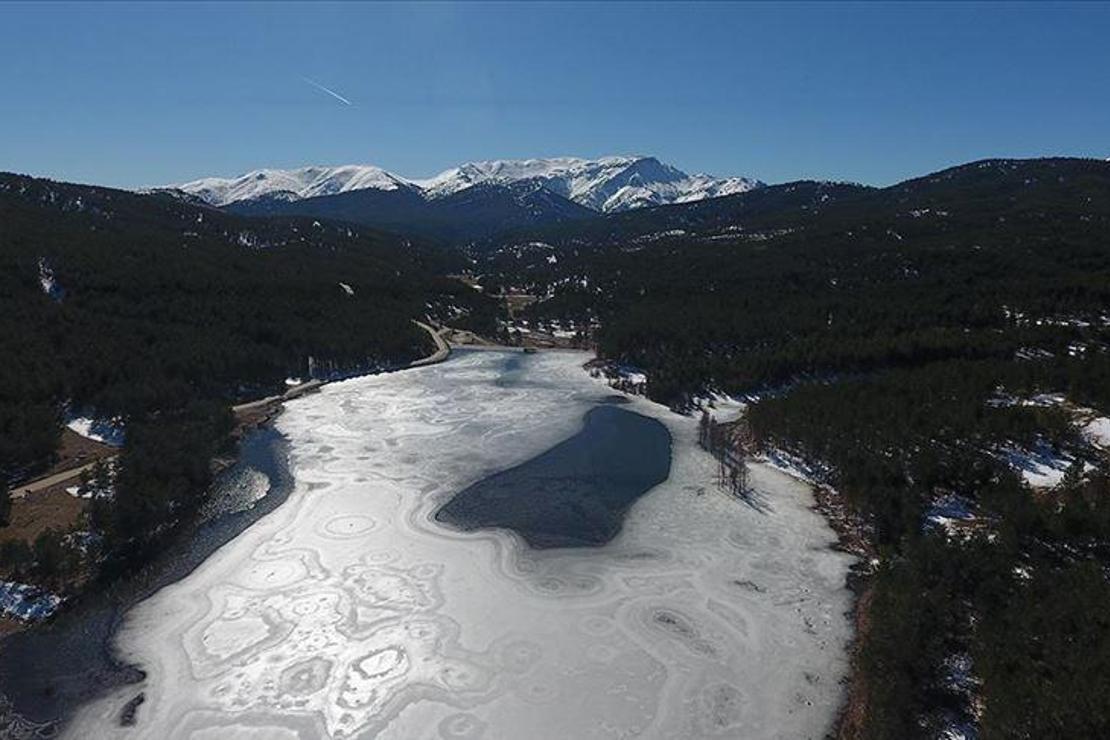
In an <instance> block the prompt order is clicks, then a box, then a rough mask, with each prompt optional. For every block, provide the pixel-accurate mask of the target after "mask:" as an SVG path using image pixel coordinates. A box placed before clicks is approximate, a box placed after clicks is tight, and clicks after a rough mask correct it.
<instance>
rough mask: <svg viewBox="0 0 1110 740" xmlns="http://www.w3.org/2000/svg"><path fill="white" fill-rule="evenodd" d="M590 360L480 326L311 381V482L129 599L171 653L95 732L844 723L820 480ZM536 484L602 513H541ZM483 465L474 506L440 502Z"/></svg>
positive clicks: (835, 580)
mask: <svg viewBox="0 0 1110 740" xmlns="http://www.w3.org/2000/svg"><path fill="white" fill-rule="evenodd" d="M586 359H588V357H587V356H586V355H584V354H582V353H572V352H566V353H555V352H552V353H539V354H535V355H521V354H516V353H499V352H464V353H460V354H458V355H457V356H455V357H453V358H452V359H451V360H449V361H448V362H445V363H443V364H440V365H435V366H430V367H425V368H420V369H416V370H410V371H405V372H400V373H393V374H388V375H380V376H374V377H367V378H360V379H355V380H350V381H346V382H342V383H336V384H333V385H329V386H326V387H325V388H324V389H323V390H322V392H321V393H319V394H316V395H313V396H309V397H306V398H302V399H299V400H297V401H295V402H292V403H290V404H288V406H287V408H286V411H285V412H284V413H283V414H282V416H281V417H280V419H279V421H278V427H279V429H280V430H281V431H282V432H283V433H284V434H285V435H286V436H287V437H288V439H289V445H290V466H291V471H292V474H293V477H294V481H295V483H294V489H293V491H292V493H291V494H290V495H289V498H288V500H287V501H286V502H285V503H283V504H282V505H281V506H280V507H279V508H277V510H276V511H274V512H273V513H271V514H269V515H268V516H266V517H265V518H263V519H261V520H259V521H258V522H256V523H255V524H253V525H252V526H250V527H249V528H248V529H247V530H246V531H244V532H243V533H242V534H240V535H239V536H238V537H237V538H236V539H234V540H233V541H231V542H230V543H228V544H227V545H225V546H224V547H222V548H221V549H220V550H218V551H217V552H216V553H214V554H213V555H212V556H211V557H210V558H209V559H208V560H207V561H206V562H204V564H203V565H201V566H200V567H199V568H197V569H196V570H195V571H193V572H192V573H191V574H190V575H188V576H187V577H185V578H184V579H183V580H181V581H179V582H177V583H175V584H173V585H171V586H168V587H166V588H164V589H162V590H161V591H159V592H158V593H156V594H155V595H154V596H152V597H151V598H149V599H147V600H146V601H144V602H142V603H141V604H139V606H137V607H136V608H134V609H133V610H132V611H131V612H129V613H128V615H127V617H126V620H125V622H124V624H123V627H122V628H121V630H120V632H119V634H118V636H117V647H118V649H119V652H120V653H121V655H122V656H123V657H124V658H125V659H127V660H129V661H133V662H135V663H137V664H139V665H141V666H142V667H143V669H144V670H146V671H147V674H148V675H147V678H146V679H145V680H144V681H143V683H142V684H140V685H138V686H129V687H126V688H125V689H121V690H120V691H118V692H117V693H115V694H112V695H110V696H108V697H105V698H104V699H102V700H98V701H96V702H94V703H92V704H90V705H88V706H85V707H84V708H82V709H81V710H80V711H79V712H78V714H77V715H76V717H75V719H74V721H73V722H72V723H71V724H70V725H69V727H68V731H69V735H70V736H72V737H75V738H96V737H112V738H116V737H125V738H126V737H144V738H145V737H150V738H158V739H159V740H162V739H164V738H210V739H212V740H215V739H216V738H220V739H223V738H257V739H262V738H266V739H267V740H268V739H270V738H297V737H300V738H316V737H333V738H338V737H381V738H404V739H406V740H408V739H414V738H418V739H423V738H480V737H486V738H513V739H516V738H529V739H539V738H576V739H577V738H628V737H646V738H694V737H738V738H773V737H781V738H805V737H813V738H819V737H822V736H823V735H824V734H825V732H826V731H827V730H828V728H829V725H830V723H831V722H832V720H833V718H834V715H835V712H836V709H837V706H838V704H839V701H840V699H841V695H842V687H841V685H840V680H841V678H842V676H843V675H844V673H845V671H846V667H847V663H846V655H845V649H844V648H845V643H846V641H847V639H848V637H849V626H848V622H847V618H846V616H845V614H844V613H845V611H846V610H847V608H848V606H849V593H848V591H847V589H846V588H845V587H844V579H845V576H846V573H847V569H848V566H849V565H850V563H851V558H850V557H849V556H846V555H843V554H840V553H837V552H834V551H832V550H830V549H829V548H830V545H832V544H833V543H834V542H835V537H834V535H833V533H832V531H831V530H830V529H829V528H828V527H827V525H826V524H825V523H824V521H823V520H822V519H821V518H820V516H818V515H817V514H816V513H814V512H812V511H811V510H810V509H809V507H810V506H811V505H812V499H811V496H810V494H809V492H808V490H807V489H806V487H805V486H803V485H801V484H799V483H797V482H795V481H793V480H791V479H789V478H787V477H786V476H784V475H782V474H780V473H778V472H776V471H773V470H770V469H766V468H760V467H757V468H755V469H754V470H753V473H752V480H753V483H754V485H755V486H756V488H757V489H758V493H759V496H760V497H761V498H762V500H763V501H764V502H765V503H766V504H767V507H768V510H766V511H762V512H761V511H756V510H755V509H753V508H750V507H748V506H746V505H745V504H743V503H740V502H738V501H735V500H733V499H730V498H727V497H726V496H725V495H723V494H721V493H720V492H718V491H717V490H716V489H715V487H714V485H713V482H712V481H713V475H714V471H715V462H714V461H713V460H712V459H711V458H710V457H709V456H708V455H707V454H705V453H703V452H701V451H700V450H699V449H697V447H696V436H697V424H696V420H695V419H689V418H685V417H681V416H678V415H676V414H673V413H671V412H669V411H667V410H666V409H663V408H661V407H659V406H656V405H654V404H651V403H649V402H647V401H644V400H641V399H635V400H633V401H632V402H631V403H627V404H623V405H620V406H619V407H617V406H610V404H608V403H607V401H608V400H611V397H612V393H611V391H610V390H609V389H608V388H607V387H605V386H604V385H602V384H601V383H599V382H597V381H595V380H592V379H590V378H589V377H588V376H587V375H586V373H585V372H583V371H582V369H581V364H582V363H583V362H584V361H585V360H586ZM606 408H608V409H611V410H610V411H605V412H601V413H598V411H597V410H598V409H606ZM618 408H619V413H616V412H614V411H612V410H613V409H618ZM591 412H593V413H592V414H591ZM588 415H589V418H590V422H589V423H587V416H588ZM626 415H627V416H626ZM637 415H639V416H637ZM642 417H646V418H642ZM614 420H615V421H614ZM614 424H615V425H626V426H621V427H620V429H619V430H618V431H617V432H614V431H613V429H614V428H615V427H613V426H612V425H614ZM627 425H631V426H627ZM588 427H590V428H591V429H592V431H591V430H590V429H587V428H588ZM594 427H596V428H594ZM633 427H635V428H636V429H637V430H638V431H636V432H628V431H627V430H628V429H632V428H633ZM606 430H609V431H608V432H607V431H606ZM587 433H588V434H587ZM583 434H586V435H587V436H583ZM597 435H600V436H597ZM660 435H662V436H660ZM667 436H669V438H670V439H669V442H670V461H669V471H668V468H667V467H666V465H665V463H666V461H665V460H661V459H660V456H665V455H666V449H667V445H666V437H667ZM591 449H596V450H600V451H601V452H600V453H599V454H597V455H594V456H593V457H591V456H590V450H591ZM637 455H640V456H641V457H642V459H643V468H642V470H641V469H638V468H636V466H635V465H632V464H630V463H629V461H630V460H632V461H634V460H635V459H636V456H637ZM568 460H570V461H577V462H575V464H574V465H573V466H571V467H573V471H572V472H573V474H570V475H566V476H561V475H560V470H561V463H562V462H563V461H568ZM607 461H612V462H613V466H612V467H607V465H606V462H607ZM618 466H619V468H620V470H619V471H618V472H616V473H614V472H613V471H614V470H617V467H618ZM645 471H646V472H645ZM659 471H662V472H661V473H660V472H659ZM668 472H669V477H668ZM598 476H601V478H599V477H598ZM604 476H612V480H613V481H615V483H613V484H612V485H610V483H608V482H606V483H602V484H599V483H598V480H608V479H605V478H604ZM663 478H665V480H663V482H662V483H660V484H658V485H654V487H652V484H654V483H655V481H656V480H659V479H663ZM521 486H524V487H525V488H521ZM622 486H623V487H622ZM591 487H592V488H591ZM618 489H619V490H618ZM530 490H531V491H534V492H536V495H538V496H540V495H544V494H545V493H546V494H547V495H548V496H551V495H554V494H552V491H557V492H559V495H562V496H564V497H565V500H566V501H568V502H570V506H571V509H566V510H567V511H571V510H573V511H575V512H578V513H577V514H575V515H574V516H573V517H569V518H568V517H562V519H561V520H560V521H561V524H560V525H559V527H558V528H556V529H551V528H550V527H547V525H545V524H544V522H545V521H547V518H546V517H542V520H543V521H540V522H538V523H537V522H536V521H534V519H535V518H534V517H533V518H529V517H528V516H527V514H528V512H527V507H524V508H523V509H522V508H521V506H520V503H519V502H520V497H521V496H522V495H523V496H526V495H527V494H528V491H530ZM464 491H465V492H467V496H466V497H461V498H460V499H459V500H458V501H457V502H456V503H455V504H454V506H455V507H456V508H458V507H460V506H461V507H463V508H462V509H460V511H462V512H463V513H464V514H465V516H466V517H469V518H464V519H463V520H459V519H457V518H456V521H454V522H453V523H451V521H450V519H448V521H447V522H440V521H439V520H437V518H436V513H437V511H439V510H440V509H441V507H444V506H445V505H447V504H448V503H449V502H451V501H452V499H453V497H454V496H455V495H456V494H459V493H460V492H464ZM582 491H587V494H583V493H582ZM610 491H617V493H615V494H612V495H610V496H609V498H607V499H606V500H605V501H604V506H603V507H602V508H601V509H598V510H596V511H595V510H593V509H591V508H590V506H591V503H590V502H591V501H592V500H594V499H600V498H604V497H605V496H607V495H609V494H608V493H607V492H610ZM498 500H504V501H506V502H508V503H507V507H508V509H510V510H511V511H510V513H509V514H506V515H505V516H504V517H501V518H498V516H497V510H496V507H492V508H491V505H490V504H491V502H494V503H496V501H498ZM464 503H465V504H466V505H465V506H463V504H464ZM449 510H450V507H448V509H447V510H445V511H449ZM580 510H581V511H580ZM560 511H563V510H560ZM456 513H458V512H456ZM560 516H561V515H560ZM622 516H623V523H622V522H621V517H622ZM575 517H578V518H575ZM459 521H462V522H463V523H464V524H465V527H460V526H457V525H458V524H459ZM577 522H588V523H590V526H591V527H595V529H591V530H590V531H591V532H592V534H588V536H585V537H582V538H579V539H580V540H581V542H577V540H576V539H575V538H574V537H569V538H568V537H567V534H568V532H571V531H572V530H573V529H574V527H576V526H578V524H577ZM489 524H497V525H500V526H512V527H518V528H519V529H520V532H521V534H517V533H515V532H513V531H512V530H508V529H494V528H487V525H489ZM464 529H465V530H468V531H464ZM536 532H539V534H538V535H536V534H535V533H536ZM552 533H554V534H552ZM521 535H523V537H522V536H521ZM526 539H527V540H528V541H532V542H534V543H536V544H539V545H540V546H541V547H542V549H534V548H531V547H529V546H528V544H527V542H526ZM572 542H575V543H577V544H588V545H591V546H588V547H561V546H558V545H560V544H570V543H572ZM602 543H605V544H602ZM138 691H143V692H144V694H145V701H144V702H143V703H142V704H141V705H140V706H139V707H138V709H137V712H136V715H135V720H136V722H135V725H134V726H132V727H128V728H121V727H120V726H119V716H120V711H121V709H122V708H123V706H124V705H125V704H126V703H127V702H128V700H129V699H131V698H132V697H134V696H135V694H136V693H137V692H138Z"/></svg>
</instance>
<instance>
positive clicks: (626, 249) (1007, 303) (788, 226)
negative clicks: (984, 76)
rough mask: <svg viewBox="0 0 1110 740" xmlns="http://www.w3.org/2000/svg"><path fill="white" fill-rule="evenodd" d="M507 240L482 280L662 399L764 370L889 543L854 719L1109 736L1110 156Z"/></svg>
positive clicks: (752, 197) (781, 430)
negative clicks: (519, 296)
mask: <svg viewBox="0 0 1110 740" xmlns="http://www.w3.org/2000/svg"><path fill="white" fill-rule="evenodd" d="M825 196H828V197H825ZM490 246H491V248H490V250H489V251H488V252H486V253H485V254H482V255H480V264H479V270H480V274H479V276H478V279H479V280H480V281H481V283H482V284H483V285H485V286H486V287H487V289H495V290H496V289H499V288H501V287H504V288H509V289H515V290H517V291H519V292H522V293H526V294H531V295H536V296H539V297H540V300H539V301H538V302H536V303H533V304H532V305H531V306H529V307H528V309H527V310H526V311H525V312H524V313H523V314H522V315H521V316H519V317H518V318H517V320H518V321H519V322H531V323H532V328H533V329H534V328H535V324H536V323H540V322H543V323H546V324H547V325H550V324H551V323H554V322H558V323H560V324H561V325H562V327H563V328H564V329H565V328H566V327H567V324H568V323H569V322H573V326H574V328H575V329H579V328H580V327H581V326H583V325H584V324H585V323H587V322H596V324H598V325H599V328H598V329H597V332H596V336H597V338H598V344H599V354H600V355H601V356H602V357H604V358H607V359H609V360H611V361H613V362H614V364H618V365H619V364H627V365H633V366H635V367H636V368H637V369H638V370H639V371H642V372H643V374H644V375H646V377H647V379H648V380H647V387H646V392H647V393H648V394H649V395H650V396H652V397H653V398H656V399H658V400H661V401H664V402H668V403H672V404H675V405H678V406H688V405H689V404H690V403H691V401H692V399H693V398H695V397H696V396H697V395H699V394H703V393H705V392H707V391H711V390H712V391H724V392H728V393H733V394H744V393H751V394H753V395H752V396H749V399H750V403H749V405H748V411H747V414H746V423H747V424H748V427H749V429H748V431H749V432H750V433H749V434H745V435H743V437H742V438H746V439H750V440H752V441H753V442H754V445H753V446H754V448H755V449H757V450H761V451H763V452H765V453H767V454H769V455H773V456H776V459H782V455H783V454H784V453H785V454H786V455H787V456H788V458H787V459H793V460H801V461H804V464H805V465H806V466H807V470H809V471H811V475H814V476H816V477H817V478H818V479H819V480H821V481H822V482H823V483H825V484H828V485H829V486H831V488H832V490H833V491H834V492H835V493H834V494H832V495H831V498H830V500H831V501H834V502H835V504H836V505H837V506H843V507H844V509H845V510H846V512H847V517H848V521H853V522H856V523H857V525H856V527H855V529H856V531H857V532H858V533H860V536H861V539H863V540H864V541H867V542H869V543H870V544H871V550H870V551H869V552H868V553H867V556H866V558H865V559H864V560H863V563H864V564H865V565H866V564H870V565H868V567H870V566H871V565H873V577H872V578H870V579H869V580H867V581H866V582H865V586H864V593H863V594H862V595H861V599H860V604H861V606H860V609H861V610H862V611H861V615H860V621H859V624H860V626H861V630H860V633H859V642H858V644H857V645H856V648H855V650H856V657H855V662H856V670H855V677H854V680H853V684H852V689H851V697H852V698H851V702H852V704H851V708H850V709H849V711H848V713H847V714H846V715H845V716H846V717H847V719H846V722H847V723H848V724H847V725H846V727H845V728H842V729H844V732H843V734H842V735H841V736H842V737H853V738H856V737H865V738H935V737H955V736H962V737H968V736H979V737H983V738H1047V737H1107V736H1110V704H1108V703H1107V701H1106V696H1107V691H1110V619H1108V618H1107V616H1106V615H1107V614H1110V582H1108V580H1107V576H1106V574H1107V573H1110V552H1108V549H1107V543H1108V542H1110V449H1108V444H1110V441H1108V440H1107V439H1102V438H1100V437H1099V436H1098V435H1096V434H1094V433H1093V432H1092V431H1091V429H1092V427H1091V426H1090V425H1091V424H1094V425H1095V427H1093V428H1098V425H1100V424H1103V423H1107V422H1106V421H1105V420H1106V418H1107V417H1110V163H1108V162H1101V161H1092V160H1078V159H1046V160H1030V161H1008V160H991V161H984V162H976V163H972V164H969V165H965V166H962V167H956V168H953V169H949V170H945V171H943V172H938V173H936V174H933V175H929V176H927V177H924V178H920V179H916V180H911V181H908V182H905V183H901V184H898V185H895V186H893V187H889V188H883V189H864V188H856V187H851V186H848V187H844V186H829V185H823V184H820V183H795V184H792V185H784V186H772V187H768V188H764V189H761V190H758V191H755V192H752V193H745V194H742V195H737V196H732V197H728V198H720V199H716V200H713V201H705V202H702V203H697V204H694V205H691V206H684V205H675V206H668V207H665V208H658V209H653V210H650V211H643V212H634V213H627V214H620V215H619V216H617V217H609V218H605V219H601V220H595V221H591V222H589V223H582V224H574V225H568V226H565V227H563V228H561V229H560V230H558V232H557V233H556V232H551V231H548V232H545V233H543V234H536V233H532V234H528V235H520V234H517V235H513V236H512V237H510V238H508V239H505V240H502V241H500V242H498V243H496V244H492V245H490ZM525 328H527V327H525ZM1092 420H1093V421H1092ZM1065 469H1066V473H1065ZM772 505H773V503H772Z"/></svg>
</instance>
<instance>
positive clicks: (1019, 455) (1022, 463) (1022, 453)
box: [996, 444, 1093, 488]
mask: <svg viewBox="0 0 1110 740" xmlns="http://www.w3.org/2000/svg"><path fill="white" fill-rule="evenodd" d="M996 454H997V455H998V457H999V458H1000V459H1001V460H1003V461H1005V462H1006V463H1007V464H1008V465H1009V466H1010V467H1011V468H1013V469H1014V470H1016V471H1017V472H1018V473H1020V474H1021V477H1022V479H1023V480H1024V481H1025V482H1026V483H1028V484H1029V485H1030V486H1032V487H1033V488H1052V487H1054V486H1058V485H1060V482H1061V481H1062V480H1063V479H1064V473H1066V472H1067V470H1068V468H1069V467H1070V466H1071V464H1072V463H1073V462H1075V458H1074V457H1072V456H1071V455H1069V454H1067V453H1065V452H1061V451H1059V450H1056V449H1053V448H1052V446H1051V445H1049V444H1039V445H1037V446H1035V447H1033V448H1032V449H1024V448H1021V447H1017V446H1016V445H1010V446H1007V447H1002V448H1000V449H998V450H997V453H996ZM1092 467H1093V466H1091V465H1090V464H1089V463H1086V464H1084V470H1089V469H1091V468H1092Z"/></svg>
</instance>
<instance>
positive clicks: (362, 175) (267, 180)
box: [172, 165, 412, 206]
mask: <svg viewBox="0 0 1110 740" xmlns="http://www.w3.org/2000/svg"><path fill="white" fill-rule="evenodd" d="M172 187H173V188H174V189H176V190H181V191H183V192H186V193H189V194H190V195H196V196H198V197H200V198H202V199H203V200H204V201H205V202H207V203H209V204H211V205H214V206H225V205H227V204H228V203H235V202H238V201H241V200H252V199H255V198H260V197H263V196H268V197H274V198H284V199H286V200H299V199H302V198H315V197H317V196H321V195H335V194H336V193H346V192H348V191H351V190H368V189H374V190H397V189H398V188H407V187H412V185H410V184H409V183H408V182H407V181H406V180H404V179H402V178H400V177H397V176H395V175H391V174H390V173H388V172H386V171H385V170H383V169H381V168H379V167H372V166H370V165H343V166H340V167H301V168H299V169H295V170H269V169H267V170H255V171H254V172H248V173H247V174H245V175H242V176H241V177H235V178H224V177H206V178H203V179H201V180H194V181H193V182H187V183H184V184H181V185H176V186H172Z"/></svg>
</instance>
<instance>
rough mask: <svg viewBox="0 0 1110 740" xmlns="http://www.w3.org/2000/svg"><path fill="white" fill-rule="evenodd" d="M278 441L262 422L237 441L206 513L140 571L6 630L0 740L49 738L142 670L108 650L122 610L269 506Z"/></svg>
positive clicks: (279, 496)
mask: <svg viewBox="0 0 1110 740" xmlns="http://www.w3.org/2000/svg"><path fill="white" fill-rule="evenodd" d="M287 454H288V449H287V445H286V442H285V438H284V437H282V436H281V434H279V433H278V432H277V431H276V430H275V429H273V428H272V427H269V426H266V427H262V428H260V429H257V430H255V431H254V432H252V433H251V434H249V435H248V436H247V437H246V438H245V439H244V440H243V442H242V443H241V445H240V448H239V458H238V461H237V462H236V463H235V465H233V466H232V467H230V468H228V469H227V470H226V471H224V472H223V473H222V474H221V475H220V477H219V478H218V480H217V481H216V483H215V484H214V486H213V489H212V492H211V494H210V497H211V504H212V505H211V506H209V507H206V509H205V510H206V511H210V512H212V513H211V515H210V516H209V517H208V518H207V519H203V520H202V521H200V522H199V523H198V524H195V525H194V526H193V527H185V531H183V532H182V533H181V534H179V535H178V536H177V537H176V538H175V540H174V541H173V543H172V544H171V545H170V546H169V547H168V548H167V549H166V550H165V551H164V552H163V553H162V555H160V556H159V557H158V558H157V559H156V560H155V561H154V562H153V563H151V564H150V565H148V566H147V567H146V568H145V569H144V570H143V571H141V572H140V573H138V574H136V575H135V576H132V577H130V578H128V579H125V580H124V581H122V582H119V583H117V584H116V585H115V586H114V587H113V588H112V589H111V590H108V591H104V592H100V593H93V594H89V595H87V596H86V597H85V598H84V599H83V600H82V602H81V603H80V604H77V605H75V606H74V607H73V608H72V609H71V610H70V611H65V612H63V613H62V614H61V615H59V617H58V618H57V619H56V620H54V622H52V623H50V624H46V625H42V626H39V627H36V628H34V629H31V630H27V631H25V632H18V633H16V634H14V635H10V636H9V637H8V638H6V639H5V640H4V641H3V643H0V738H8V737H52V736H53V735H54V734H56V733H57V732H58V731H59V730H60V728H61V726H62V724H63V723H64V722H65V720H66V719H67V718H68V717H69V716H70V715H71V714H72V712H73V711H74V710H75V709H76V708H77V707H79V706H80V705H81V704H83V703H85V702H87V701H90V700H92V699H94V698H96V697H98V696H102V695H103V694H105V693H107V692H108V691H111V690H113V689H115V688H116V687H119V686H124V685H127V684H134V683H138V682H139V681H141V680H143V678H144V677H145V674H144V673H143V671H142V670H141V668H140V667H139V666H134V665H129V664H127V663H124V662H123V661H121V660H119V658H117V656H116V655H115V654H114V651H113V646H112V640H113V638H114V636H115V633H116V630H117V629H118V628H119V624H120V620H121V618H122V617H123V615H124V614H125V613H126V611H127V610H128V609H129V608H131V607H132V606H134V605H135V604H137V603H138V602H140V601H142V600H143V599H146V598H147V597H148V596H150V595H151V594H153V593H154V592H156V591H158V590H159V589H161V588H162V587H164V586H167V585H169V584H171V583H174V582H176V581H179V580H181V579H182V578H184V577H185V576H187V575H188V574H189V573H191V572H192V571H193V570H194V569H195V568H196V567H197V566H199V565H200V564H201V563H203V562H204V561H205V560H206V559H207V558H208V556H209V555H211V554H212V553H214V552H215V551H216V550H217V549H219V548H220V547H221V546H223V545H224V544H225V543H227V542H230V541H231V540H232V539H234V538H235V537H236V536H237V535H239V534H240V533H241V532H242V531H243V530H244V529H246V528H247V527H249V526H250V525H251V524H253V523H254V522H255V521H257V520H258V519H260V518H261V517H263V516H265V515H266V514H268V513H269V512H271V511H273V510H274V509H275V508H277V507H278V506H279V505H280V504H281V503H282V502H283V501H285V499H286V498H287V497H288V496H289V492H290V491H291V490H292V488H293V481H292V477H291V476H290V474H289V471H288V467H287ZM252 470H253V471H258V472H260V473H263V474H265V475H266V476H267V477H268V478H269V480H270V485H269V488H268V490H267V491H266V494H265V496H263V497H262V498H260V499H257V500H253V499H250V500H248V498H249V497H246V496H245V495H244V489H245V488H246V486H245V484H244V480H245V478H246V477H247V476H248V475H249V473H250V471H252ZM140 696H141V694H139V692H138V691H136V696H135V697H134V698H132V699H131V700H130V701H129V702H127V703H126V704H124V705H121V707H120V710H121V721H122V722H126V721H127V720H128V719H129V717H128V715H131V718H132V719H133V715H134V713H135V710H136V709H137V707H138V705H139V704H140V703H141V701H142V699H140V698H139V697H140Z"/></svg>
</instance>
